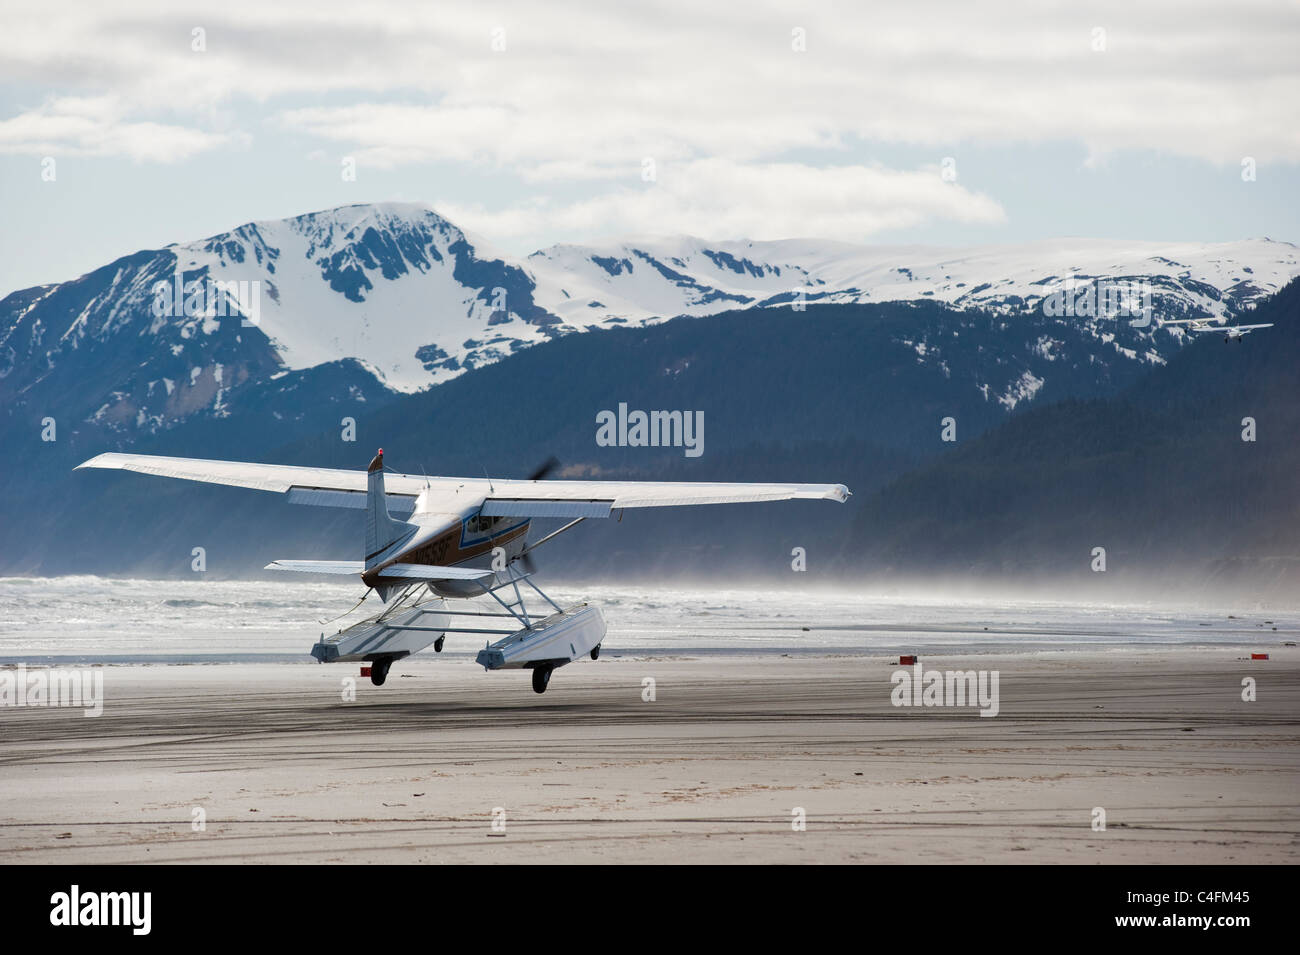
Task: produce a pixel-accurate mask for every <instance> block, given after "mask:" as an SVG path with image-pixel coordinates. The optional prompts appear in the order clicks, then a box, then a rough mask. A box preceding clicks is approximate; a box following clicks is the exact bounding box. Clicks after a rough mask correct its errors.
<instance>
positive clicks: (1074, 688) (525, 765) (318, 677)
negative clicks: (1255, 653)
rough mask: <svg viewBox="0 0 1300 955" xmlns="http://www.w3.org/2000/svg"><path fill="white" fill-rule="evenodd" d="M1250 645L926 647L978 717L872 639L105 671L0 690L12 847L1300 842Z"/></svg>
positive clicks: (1220, 858) (167, 857)
mask: <svg viewBox="0 0 1300 955" xmlns="http://www.w3.org/2000/svg"><path fill="white" fill-rule="evenodd" d="M1266 649H1268V651H1269V653H1270V656H1271V659H1270V660H1267V661H1252V660H1250V659H1249V653H1243V651H1242V650H1240V649H1235V648H1230V649H1196V648H1181V649H1169V650H1135V651H1126V650H1113V651H1084V652H1068V653H1067V652H1059V653H1051V652H1048V653H1014V654H980V655H978V656H969V657H960V656H956V655H953V656H943V657H939V656H929V657H925V658H923V661H922V663H923V666H925V667H926V668H934V669H939V670H949V669H953V670H968V669H973V670H986V671H993V670H996V671H997V672H998V674H999V691H1000V700H999V707H998V715H997V716H996V717H992V718H987V717H981V716H980V715H979V710H978V709H977V708H973V707H970V706H960V707H959V706H935V707H924V706H920V707H918V706H894V705H893V704H892V702H891V691H892V690H893V689H894V687H893V686H892V685H891V674H892V673H894V672H895V671H896V670H898V669H900V668H899V667H897V666H896V665H894V661H895V660H896V659H897V658H896V657H892V656H884V655H869V656H868V655H839V656H836V655H816V654H797V655H789V656H785V655H782V654H779V653H770V654H755V655H749V656H740V655H726V654H720V655H700V656H698V657H696V658H690V657H684V656H671V657H670V656H656V655H649V654H646V655H631V654H623V655H619V654H615V653H606V654H605V655H603V656H602V657H601V659H600V660H599V661H597V662H595V663H592V662H587V661H584V662H582V663H577V664H574V665H572V666H569V667H567V668H564V669H562V670H560V671H558V672H557V674H556V676H555V678H554V680H553V681H552V683H551V688H550V689H549V690H548V692H547V693H546V694H545V695H542V696H538V695H535V694H534V693H532V692H531V690H530V689H529V685H528V675H527V674H526V673H523V672H513V673H493V674H488V673H484V672H483V671H482V670H481V669H480V668H479V667H477V666H474V665H473V663H472V662H470V661H469V660H467V659H464V658H461V659H440V658H432V657H418V658H416V659H414V660H411V661H405V662H403V663H401V664H399V665H398V666H396V667H394V669H393V672H392V674H391V676H390V677H389V680H388V683H387V685H386V686H384V687H373V686H371V685H370V682H369V681H368V680H366V679H363V678H360V677H359V676H358V670H357V668H355V667H352V666H343V665H338V666H312V665H293V664H277V665H261V666H258V665H251V664H228V665H208V666H110V667H105V668H104V669H103V673H104V690H103V692H104V710H103V715H102V716H99V717H97V718H85V717H84V716H83V715H82V712H81V711H80V710H76V709H55V708H0V721H3V722H2V723H0V725H2V726H3V732H2V734H0V767H2V768H0V860H2V861H4V862H5V863H73V864H81V863H163V862H214V863H248V862H252V863H262V862H349V863H355V862H398V863H416V862H421V863H439V862H619V863H623V862H628V863H631V862H637V863H646V862H658V863H682V862H749V863H764V862H773V863H775V862H803V863H810V862H890V863H910V862H918V863H934V862H940V863H970V862H982V863H988V862H994V863H1044V862H1048V863H1051V862H1069V863H1121V862H1124V863H1173V862H1178V863H1241V864H1248V863H1252V864H1253V863H1294V862H1296V861H1298V860H1300V733H1297V731H1296V728H1297V722H1298V720H1300V651H1298V650H1297V649H1296V648H1292V647H1268V648H1266ZM347 677H356V680H355V687H356V699H355V702H346V701H344V699H343V695H344V690H345V687H344V685H343V681H344V678H347ZM1245 677H1253V678H1254V679H1255V680H1256V681H1257V683H1256V693H1257V699H1256V700H1255V701H1254V702H1245V701H1243V699H1242V680H1243V678H1245ZM647 678H652V679H653V681H654V694H653V695H654V699H653V700H647V699H644V698H643V697H645V696H648V695H649V694H648V693H647V691H646V689H645V682H644V681H645V680H646V679H647ZM1098 807H1100V808H1103V809H1104V810H1105V814H1106V819H1105V821H1106V828H1105V830H1104V831H1099V830H1096V829H1094V827H1093V821H1094V809H1096V808H1098ZM196 810H201V812H196ZM799 810H802V815H801V814H800V812H799ZM801 820H803V823H804V824H803V826H802V827H800V826H799V823H800V821H801ZM199 821H201V822H202V827H201V828H199V827H198V825H199ZM494 823H495V825H494Z"/></svg>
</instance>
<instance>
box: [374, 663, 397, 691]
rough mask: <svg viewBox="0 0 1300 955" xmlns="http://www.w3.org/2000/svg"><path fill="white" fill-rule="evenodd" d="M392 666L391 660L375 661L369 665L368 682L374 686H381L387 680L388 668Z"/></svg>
mask: <svg viewBox="0 0 1300 955" xmlns="http://www.w3.org/2000/svg"><path fill="white" fill-rule="evenodd" d="M392 665H393V661H392V660H376V661H375V662H374V663H372V664H370V682H371V683H373V684H374V685H375V686H383V685H384V681H385V680H387V679H388V668H389V667H390V666H392Z"/></svg>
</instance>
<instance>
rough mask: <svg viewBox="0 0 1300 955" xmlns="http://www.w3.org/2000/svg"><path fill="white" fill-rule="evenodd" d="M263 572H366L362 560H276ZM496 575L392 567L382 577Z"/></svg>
mask: <svg viewBox="0 0 1300 955" xmlns="http://www.w3.org/2000/svg"><path fill="white" fill-rule="evenodd" d="M263 569H264V570H293V571H297V572H299V573H303V574H357V575H358V576H360V575H361V574H362V573H363V572H364V571H365V569H366V568H365V563H364V562H363V561H359V560H273V561H271V562H270V563H269V564H267V565H266V567H265V568H263ZM494 573H495V572H494V571H493V570H492V569H491V568H490V567H439V566H438V565H437V564H389V565H388V566H387V567H385V568H384V569H383V570H381V571H380V572H379V576H380V577H404V578H406V579H408V580H480V579H481V578H483V577H491V576H492V575H493V574H494Z"/></svg>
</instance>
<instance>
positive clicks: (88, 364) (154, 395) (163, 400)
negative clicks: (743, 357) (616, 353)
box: [0, 203, 1300, 432]
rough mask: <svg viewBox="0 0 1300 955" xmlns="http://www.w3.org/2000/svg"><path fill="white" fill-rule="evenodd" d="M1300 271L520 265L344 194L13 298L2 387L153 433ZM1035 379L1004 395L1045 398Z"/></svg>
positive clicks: (1, 322)
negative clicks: (725, 329) (478, 382)
mask: <svg viewBox="0 0 1300 955" xmlns="http://www.w3.org/2000/svg"><path fill="white" fill-rule="evenodd" d="M1296 275H1300V249H1297V247H1296V246H1295V245H1292V244H1290V243H1287V242H1278V241H1272V240H1268V239H1259V240H1247V241H1241V242H1232V243H1224V244H1217V245H1207V244H1196V243H1153V242H1128V241H1103V240H1085V239H1067V240H1058V241H1044V242H1035V243H1028V244H1023V245H1015V246H995V247H985V248H977V249H965V250H962V249H940V248H925V247H916V246H906V247H879V246H856V245H850V244H845V243H840V242H829V241H821V240H812V239H808V240H804V239H800V240H788V241H781V242H745V241H734V242H707V241H704V240H701V239H695V238H690V237H682V238H671V239H653V240H646V241H644V242H642V241H636V242H620V243H614V244H610V245H606V246H600V247H595V246H591V247H587V246H573V245H562V246H554V247H552V248H549V249H545V250H542V251H539V252H536V253H534V254H533V255H531V256H528V257H527V258H525V259H518V260H516V259H512V258H511V257H509V256H505V255H501V254H498V253H496V252H494V251H492V250H491V249H490V248H488V247H487V245H486V244H485V243H484V242H483V241H482V240H479V239H477V238H475V237H472V236H469V235H467V234H466V233H465V232H464V231H463V230H461V229H460V228H458V227H457V226H455V225H454V224H452V223H450V222H448V221H447V220H445V219H443V218H442V217H441V216H439V215H438V214H437V213H436V212H434V211H433V210H432V209H430V208H429V207H427V206H424V205H419V204H408V203H381V204H373V205H358V206H346V207H341V208H337V209H331V210H326V211H323V212H318V213H312V214H309V215H303V216H298V217H295V218H291V219H284V220H273V221H265V222H254V223H249V224H247V225H244V226H241V227H240V228H238V229H235V230H233V231H231V232H228V233H224V234H222V235H217V236H213V237H211V238H207V239H203V240H200V241H196V242H187V243H183V244H179V245H172V246H168V247H167V248H164V249H159V250H152V251H142V252H137V253H135V254H133V255H130V256H126V257H124V258H122V259H119V260H117V261H116V262H113V263H111V264H109V265H107V266H105V267H103V268H101V269H98V270H96V271H94V272H91V273H88V274H87V275H84V276H81V277H80V278H78V279H74V280H72V281H69V282H64V283H60V284H55V285H49V286H42V287H38V288H33V289H27V290H23V291H19V292H15V293H13V294H11V295H9V296H8V297H6V298H5V299H4V300H3V301H0V397H2V398H3V399H4V402H5V404H6V406H8V408H9V414H10V415H11V416H12V415H14V414H15V413H16V412H15V410H14V409H15V408H16V407H22V408H23V409H25V410H24V411H23V414H25V415H36V416H37V418H38V419H39V418H41V417H42V416H43V415H45V414H47V413H49V414H51V415H52V414H54V413H55V412H58V413H59V414H60V415H62V416H63V418H64V419H67V418H68V417H71V418H72V420H73V421H74V422H92V423H94V424H96V425H100V426H104V427H108V428H111V429H115V430H119V431H124V432H132V431H139V430H143V431H145V432H154V431H158V430H161V429H164V428H168V427H171V426H172V425H174V424H175V423H177V422H178V421H183V420H185V419H187V418H188V417H190V416H192V415H196V414H202V415H206V416H209V417H221V416H222V415H223V414H226V413H228V411H229V408H230V407H231V403H232V402H239V401H241V400H245V401H247V400H250V399H249V396H250V395H255V396H257V398H258V400H260V401H266V400H269V396H272V395H275V394H282V395H289V394H292V395H293V396H294V397H293V400H292V401H287V400H286V407H289V406H292V407H294V408H298V409H303V408H309V407H311V406H312V404H313V402H317V403H318V402H330V401H334V402H338V401H342V400H344V399H346V400H348V401H351V402H353V403H355V402H358V401H361V402H364V401H366V400H373V399H375V398H377V397H382V396H384V395H387V396H391V395H392V394H393V393H395V392H413V391H418V390H420V389H423V388H426V387H428V386H430V385H434V384H438V383H440V382H443V381H446V380H448V379H450V378H453V377H455V376H457V375H460V374H462V373H464V372H465V371H466V370H469V369H474V368H477V367H480V366H482V365H485V364H490V363H492V362H495V361H497V360H499V359H500V358H502V357H505V356H507V355H509V354H511V353H513V352H515V351H518V350H519V349H521V348H527V347H529V346H531V345H534V344H537V343H539V342H543V341H546V340H548V339H551V338H554V337H557V336H562V335H566V334H571V333H575V332H581V331H586V330H588V329H592V328H599V327H611V326H619V325H635V324H644V323H651V322H655V321H659V320H666V319H669V318H672V317H675V316H678V315H692V316H704V315H709V314H714V313H718V312H722V311H726V310H733V309H746V308H761V307H778V306H787V307H788V306H789V305H791V304H792V303H806V304H807V305H815V304H818V303H823V302H830V303H851V302H866V303H880V302H889V301H899V300H927V301H937V302H944V303H949V304H951V305H952V306H954V307H956V308H959V309H968V308H979V309H982V310H986V311H991V312H995V313H1001V314H1002V315H1005V316H1007V317H1008V320H1014V317H1015V316H1016V315H1025V314H1027V313H1037V320H1038V321H1041V319H1042V310H1043V304H1044V301H1045V300H1046V299H1048V298H1049V297H1050V296H1052V295H1053V294H1054V293H1059V292H1060V290H1061V289H1063V288H1066V287H1067V286H1077V287H1087V286H1088V285H1089V284H1090V283H1094V284H1095V283H1099V282H1100V283H1119V284H1121V285H1123V286H1125V287H1126V288H1127V287H1132V288H1138V287H1141V288H1144V289H1146V290H1148V291H1149V293H1150V296H1151V300H1152V302H1153V304H1154V310H1155V312H1156V314H1157V316H1164V317H1172V316H1179V317H1184V316H1195V315H1211V316H1216V317H1229V316H1232V315H1235V314H1238V313H1240V312H1242V311H1243V310H1246V309H1248V308H1249V307H1251V305H1252V304H1253V303H1254V302H1255V301H1256V300H1258V299H1259V298H1260V297H1262V296H1266V295H1268V294H1271V293H1272V292H1274V291H1276V290H1277V289H1278V288H1280V287H1281V286H1282V285H1284V284H1285V283H1286V282H1287V281H1289V280H1290V279H1292V278H1294V277H1295V276H1296ZM1054 321H1056V322H1067V323H1071V324H1075V325H1082V326H1083V327H1084V328H1085V329H1086V330H1087V335H1086V336H1085V337H1084V339H1083V340H1084V341H1088V342H1091V344H1090V345H1089V346H1088V348H1089V350H1090V353H1089V354H1088V355H1082V354H1080V355H1066V356H1062V355H1060V354H1059V350H1060V349H1061V348H1062V347H1064V346H1063V344H1062V343H1063V342H1064V341H1065V340H1066V339H1067V338H1068V340H1069V341H1070V342H1072V343H1074V344H1071V345H1070V346H1069V347H1070V348H1073V349H1078V348H1080V345H1079V344H1078V342H1079V341H1080V338H1079V336H1078V335H1076V334H1073V333H1072V334H1071V335H1070V336H1054V335H1053V334H1051V323H1050V322H1049V323H1048V328H1047V330H1046V331H1045V332H1042V333H1041V334H1040V331H1041V329H1039V330H1036V331H1035V336H1036V338H1035V344H1034V346H1033V347H1034V348H1036V349H1038V350H1039V351H1040V352H1042V353H1043V354H1044V355H1045V356H1047V357H1049V358H1064V359H1066V360H1072V361H1075V362H1078V361H1084V362H1092V361H1098V360H1101V361H1102V362H1103V363H1105V362H1108V361H1112V360H1113V361H1135V362H1156V363H1158V362H1160V361H1163V360H1164V357H1165V356H1167V355H1168V354H1169V353H1170V352H1172V351H1173V350H1175V349H1177V348H1178V347H1179V346H1180V344H1181V342H1182V340H1183V336H1182V333H1181V332H1180V331H1178V330H1176V329H1172V328H1167V329H1163V330H1161V329H1159V328H1158V326H1157V325H1155V324H1152V325H1151V326H1149V327H1146V328H1139V329H1137V330H1130V329H1125V336H1124V339H1123V341H1122V342H1121V341H1117V340H1116V320H1115V318H1114V317H1113V316H1106V315H1097V314H1087V313H1084V314H1079V315H1073V314H1072V315H1068V316H1062V317H1059V318H1056V319H1054ZM1058 327H1059V326H1058ZM900 341H902V342H904V343H905V344H906V345H908V346H909V347H915V349H916V352H917V356H918V360H919V361H927V360H938V361H943V362H949V363H950V362H953V361H961V360H963V359H962V356H961V355H959V354H955V353H954V349H953V348H952V346H951V345H950V344H945V345H944V348H943V350H942V352H941V353H940V356H939V357H938V358H937V359H936V357H935V356H936V348H935V343H930V342H927V341H924V340H920V339H918V340H916V341H913V340H911V339H906V340H904V339H900ZM972 347H974V348H975V349H976V351H975V352H972V354H971V355H970V356H967V357H970V358H971V360H975V357H976V355H977V354H978V343H973V344H972ZM1054 350H1055V351H1054ZM1031 377H1033V378H1035V380H1036V379H1037V377H1038V376H1031ZM1035 380H1025V381H1023V382H1022V383H1021V384H1022V385H1023V388H1021V389H1020V391H1017V392H1016V393H1015V394H1014V395H1012V397H1011V399H1008V401H1005V402H1003V403H1004V404H1007V406H1008V407H1013V406H1014V405H1015V403H1017V402H1018V401H1020V400H1024V399H1026V398H1032V396H1033V394H1034V393H1035V391H1036V390H1037V388H1038V386H1039V385H1041V381H1037V383H1035ZM1013 390H1014V389H1013ZM316 391H319V392H320V394H319V395H318V396H317V397H316V398H313V395H315V394H316ZM1022 392H1023V393H1022ZM1001 400H1002V398H1001V397H999V401H1001Z"/></svg>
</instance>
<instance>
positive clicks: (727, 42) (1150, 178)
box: [0, 0, 1300, 294]
mask: <svg viewBox="0 0 1300 955" xmlns="http://www.w3.org/2000/svg"><path fill="white" fill-rule="evenodd" d="M1297 50H1300V6H1297V4H1296V3H1294V2H1290V0H1281V2H1279V0H1274V2H1268V3H1265V2H1256V0H1234V2H1231V3H1227V2H1218V3H1202V2H1197V0H1177V2H1158V0H1144V2H1142V3H1140V4H1134V3H1131V2H1128V0H1124V2H1116V3H1094V2H1089V3H1077V2H1076V3H1064V2H1062V3H1051V2H1045V0H1035V2H1027V3H1023V4H1022V3H998V4H985V3H981V4H974V3H969V2H965V0H949V2H924V0H922V2H915V0H909V2H905V3H904V2H897V3H891V4H877V3H846V2H836V3H816V2H814V3H790V2H746V3H725V4H724V3H711V4H706V3H703V2H701V0H693V2H675V0H668V2H660V0H638V2H636V3H635V4H610V3H595V2H588V3H575V2H566V0H559V2H556V0H546V2H544V3H543V2H533V3H520V4H506V3H493V2H477V3H472V2H471V3H463V4H460V3H442V2H439V3H413V2H409V0H408V2H391V3H390V2H382V0H381V2H365V3H355V2H348V3H331V2H328V0H310V2H306V0H276V2H266V0H256V2H246V0H222V2H220V3H175V2H147V3H146V2H140V0H103V2H89V3H83V4H77V3H63V2H52V3H48V2H47V3H29V2H18V0H0V212H2V213H3V215H2V216H0V221H2V222H3V226H4V229H3V238H2V239H0V242H2V243H3V245H2V246H0V252H2V253H3V254H2V255H0V294H4V293H7V292H9V291H12V290H14V289H17V288H23V287H26V286H30V285H33V284H37V283H42V282H50V281H59V280H63V279H67V278H71V277H74V276H76V275H78V274H81V273H82V272H85V271H86V270H88V269H90V268H93V267H96V266H99V265H103V264H106V263H107V262H109V261H111V260H112V259H113V258H116V257H117V256H119V255H123V254H126V253H129V252H132V251H135V250H137V249H141V248H155V247H158V246H161V245H165V244H167V243H169V242H173V241H184V240H188V239H193V238H198V237H201V236H205V235H208V234H212V233H216V232H220V231H224V230H226V229H229V228H231V227H233V226H236V225H239V224H240V223H242V222H245V221H248V220H250V219H268V218H278V217H283V216H290V215H296V214H299V213H303V212H309V211H313V210H316V209H321V208H326V207H329V206H335V205H342V204H346V203H351V202H366V201H376V200H390V199H407V200H422V201H427V202H431V203H433V205H434V206H435V208H437V209H438V210H439V211H440V212H442V213H443V214H444V215H446V216H447V217H448V218H450V219H451V220H452V221H454V222H455V223H457V224H458V225H461V226H463V227H465V228H468V229H470V230H473V231H475V232H476V233H478V234H480V235H482V236H484V237H486V238H487V239H489V240H490V241H491V242H492V243H493V244H494V245H495V246H496V247H498V248H500V249H502V250H504V251H506V252H511V253H518V254H526V253H527V252H530V251H533V250H534V249H537V248H540V247H543V246H546V245H550V244H553V243H556V242H585V241H591V240H597V239H600V238H605V237H611V236H628V235H648V234H670V233H691V234H696V235H703V236H707V237H710V238H740V237H745V238H756V239H771V238H789V237H806V236H821V237H828V238H835V239H841V240H846V241H853V242H872V243H913V242H924V243H938V244H952V245H964V244H976V243H979V244H982V243H994V242H1011V241H1021V240H1027V239H1041V238H1051V237H1056V236H1079V235H1082V236H1097V237H1115V238H1141V239H1178V240H1182V239H1195V240H1205V241H1222V240H1230V239H1238V238H1246V237H1254V236H1264V235H1267V236H1271V237H1273V238H1278V239H1286V240H1289V241H1300V56H1297ZM347 169H354V170H355V177H352V178H349V177H347V176H345V170H347ZM1251 169H1253V172H1254V177H1253V179H1250V178H1246V177H1244V176H1243V170H1246V171H1247V172H1248V171H1249V170H1251Z"/></svg>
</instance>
